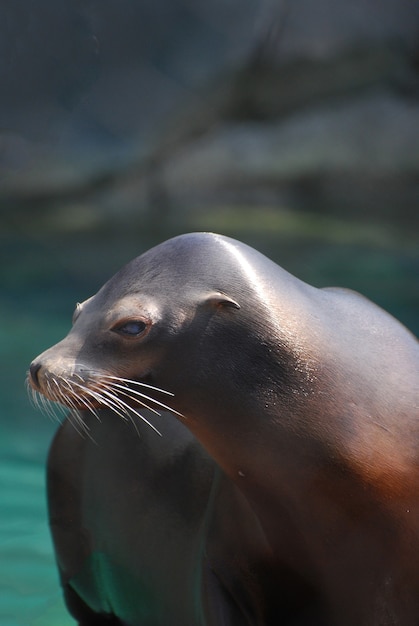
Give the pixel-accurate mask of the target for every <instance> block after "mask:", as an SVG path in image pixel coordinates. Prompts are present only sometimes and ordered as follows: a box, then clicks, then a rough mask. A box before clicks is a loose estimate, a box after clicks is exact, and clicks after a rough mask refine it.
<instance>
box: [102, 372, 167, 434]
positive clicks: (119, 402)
mask: <svg viewBox="0 0 419 626" xmlns="http://www.w3.org/2000/svg"><path fill="white" fill-rule="evenodd" d="M96 389H97V390H98V391H99V392H100V394H102V393H103V394H106V396H108V397H110V398H112V400H113V401H114V402H115V403H117V406H119V407H120V408H121V409H122V410H123V411H124V413H125V414H126V415H128V416H129V415H130V413H131V412H132V413H135V415H137V417H139V418H140V419H141V420H142V421H143V422H145V423H146V424H147V425H148V426H150V428H151V429H152V430H154V432H156V433H157V434H158V435H160V437H161V436H162V435H161V432H160V431H159V430H158V429H157V428H156V427H155V426H154V424H152V423H151V422H150V421H149V420H148V419H147V418H145V417H144V415H141V413H139V412H138V411H136V410H135V409H134V408H133V407H131V406H130V405H129V404H127V403H126V402H125V401H124V400H123V399H122V398H121V397H120V396H117V395H115V394H112V393H111V392H109V391H108V390H107V389H103V387H102V386H101V385H100V383H99V381H97V383H96ZM144 408H147V407H144ZM124 419H126V418H124Z"/></svg>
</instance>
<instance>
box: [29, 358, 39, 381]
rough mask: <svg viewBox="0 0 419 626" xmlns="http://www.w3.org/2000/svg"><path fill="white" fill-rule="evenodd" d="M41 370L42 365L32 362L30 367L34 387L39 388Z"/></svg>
mask: <svg viewBox="0 0 419 626" xmlns="http://www.w3.org/2000/svg"><path fill="white" fill-rule="evenodd" d="M40 369H41V364H40V363H37V362H36V361H32V363H31V364H30V367H29V375H30V377H31V382H32V384H33V386H34V387H39V380H38V373H39V370H40Z"/></svg>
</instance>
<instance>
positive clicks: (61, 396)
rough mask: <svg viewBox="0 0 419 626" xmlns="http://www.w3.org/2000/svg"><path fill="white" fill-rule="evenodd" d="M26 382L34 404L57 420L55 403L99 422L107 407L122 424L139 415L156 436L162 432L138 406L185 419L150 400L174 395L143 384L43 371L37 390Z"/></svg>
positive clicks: (105, 377) (111, 378)
mask: <svg viewBox="0 0 419 626" xmlns="http://www.w3.org/2000/svg"><path fill="white" fill-rule="evenodd" d="M28 381H29V382H28V386H29V390H30V393H31V397H32V400H33V402H34V404H35V405H36V406H37V407H38V408H40V409H41V410H42V411H44V412H46V413H48V414H50V415H52V416H53V417H56V414H55V412H54V406H56V405H57V404H58V405H60V406H61V407H65V408H67V409H71V410H72V411H76V412H79V411H89V412H90V413H93V414H94V415H95V416H96V417H97V418H98V419H99V415H98V410H100V409H105V408H106V409H110V410H111V411H113V412H114V413H116V415H118V416H119V417H121V418H122V419H123V420H125V421H126V420H132V414H134V415H136V416H138V417H139V418H140V419H141V420H142V421H144V422H145V423H146V424H147V425H148V426H150V428H152V429H153V430H154V431H155V432H157V433H158V434H159V435H160V434H161V433H160V432H159V431H158V430H157V428H156V427H155V426H154V425H153V424H152V423H151V422H150V421H149V420H147V419H146V418H145V417H144V416H143V415H142V414H141V413H140V412H139V410H138V408H137V407H140V408H144V409H147V410H148V411H151V412H152V413H154V414H156V415H160V410H163V411H169V412H170V413H174V414H175V415H178V416H179V417H184V416H183V415H182V414H181V413H179V412H178V411H176V410H175V409H174V408H173V407H171V406H169V405H168V404H166V403H165V402H162V401H161V400H158V399H157V398H155V397H153V396H154V395H155V394H163V395H165V396H169V397H173V396H174V394H173V393H171V392H170V391H167V390H165V389H161V388H159V387H156V386H154V385H151V384H149V383H146V382H143V381H138V380H132V379H129V378H122V377H120V376H115V375H111V374H104V373H100V374H95V375H92V373H90V372H89V375H88V376H87V377H83V376H81V375H80V374H72V375H71V376H69V377H66V376H62V375H56V374H52V373H50V372H45V373H44V375H43V380H42V385H40V386H39V388H38V389H37V388H36V387H35V386H34V385H33V384H32V383H31V382H30V378H29V379H28ZM151 394H153V395H151Z"/></svg>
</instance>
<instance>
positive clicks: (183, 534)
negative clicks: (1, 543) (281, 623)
mask: <svg viewBox="0 0 419 626" xmlns="http://www.w3.org/2000/svg"><path fill="white" fill-rule="evenodd" d="M145 414H146V415H147V417H148V419H150V421H151V422H152V421H153V420H154V423H155V424H156V425H158V426H159V428H160V431H161V433H162V437H161V438H160V437H159V436H158V435H156V433H155V432H153V431H151V430H150V429H147V428H146V429H144V432H141V436H139V435H138V430H137V428H138V427H137V425H136V423H135V421H134V418H135V416H133V421H132V422H131V421H128V422H125V421H123V420H121V419H119V418H117V417H116V416H115V414H114V413H113V412H111V411H110V410H107V409H105V410H101V411H100V412H99V415H100V421H99V420H98V419H97V418H96V417H95V416H93V415H86V417H85V418H84V419H85V426H86V428H88V433H89V435H88V436H86V435H85V436H83V437H82V436H80V433H79V432H77V430H76V429H75V428H74V424H73V423H72V421H71V419H67V420H65V422H64V423H63V424H62V426H61V427H60V429H59V430H58V432H57V434H56V436H55V439H54V441H53V444H52V446H51V450H50V454H49V460H48V502H49V518H50V526H51V531H52V537H53V541H54V546H55V551H56V554H57V561H58V566H59V570H60V577H61V581H62V585H63V589H64V594H65V598H66V602H67V605H68V607H69V609H70V611H71V613H72V614H73V616H74V617H75V618H76V619H77V621H78V623H79V624H82V625H83V626H84V625H86V626H88V625H89V626H90V625H91V624H100V625H102V624H103V625H105V624H127V625H131V624H133V625H137V624H141V625H142V624H147V626H167V625H168V624H170V626H188V625H190V626H220V625H223V624H228V625H230V624H235V625H237V626H239V625H241V624H243V625H246V624H248V625H249V626H252V625H253V624H258V623H263V622H262V621H261V620H262V615H263V613H264V607H263V606H262V605H261V601H260V598H261V597H262V596H261V594H260V593H259V592H258V585H260V584H262V578H260V580H258V579H257V578H256V575H253V577H252V573H251V567H253V571H254V572H256V573H257V570H255V569H254V565H255V557H256V556H257V554H258V552H260V551H261V546H262V545H263V541H264V539H263V534H262V533H261V532H260V531H259V530H258V525H257V520H255V519H254V516H253V513H252V511H251V509H250V507H249V505H248V504H247V502H246V500H245V498H244V497H243V496H242V495H241V493H240V492H239V490H238V489H236V488H235V487H234V485H233V484H232V483H231V482H230V481H229V480H228V479H226V477H225V476H224V475H223V473H222V471H221V470H220V469H219V468H218V467H217V466H216V465H215V463H214V462H213V461H212V460H211V459H210V457H208V455H207V454H206V453H205V452H204V450H203V449H202V447H201V446H200V444H199V443H198V442H197V441H196V439H195V438H194V437H193V435H192V434H191V433H189V431H188V430H187V429H186V428H185V427H184V426H183V425H182V424H180V423H179V422H177V421H176V420H173V418H172V417H171V416H169V415H168V414H164V415H162V416H161V417H156V416H153V415H151V414H147V413H145ZM137 419H138V418H137ZM237 519H240V520H241V523H240V525H235V521H236V520H237ZM226 548H227V550H228V555H229V559H228V560H226V559H225V558H224V552H225V550H226ZM249 560H250V561H249ZM260 573H261V574H262V571H261V570H260ZM113 616H114V617H113ZM115 616H117V618H118V619H116V617H115Z"/></svg>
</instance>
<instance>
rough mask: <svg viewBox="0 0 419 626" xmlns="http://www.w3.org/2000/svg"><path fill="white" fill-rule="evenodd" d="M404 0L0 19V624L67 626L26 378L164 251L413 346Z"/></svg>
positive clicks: (270, 2)
mask: <svg viewBox="0 0 419 626" xmlns="http://www.w3.org/2000/svg"><path fill="white" fill-rule="evenodd" d="M418 208H419V4H418V2H417V0H351V1H350V2H347V0H316V2H312V1H311V0H212V1H211V2H208V0H38V1H37V2H36V3H34V2H32V1H31V0H6V1H4V2H2V3H1V5H0V255H1V260H2V263H1V266H0V272H1V290H0V315H1V325H0V351H1V359H0V367H1V376H0V466H1V468H0V470H1V471H0V626H33V625H34V626H41V625H42V626H52V625H54V626H69V625H70V624H72V623H73V622H72V621H71V620H70V618H69V617H67V616H66V613H65V610H64V608H63V604H62V601H61V596H60V590H59V586H58V581H57V576H56V572H55V567H54V558H53V554H52V548H51V544H50V539H49V534H48V528H47V523H46V509H45V497H44V466H45V458H46V454H47V449H48V446H49V443H50V440H51V437H52V435H53V432H54V430H55V428H56V425H55V424H53V423H51V422H50V421H49V420H48V418H47V417H45V416H43V415H42V414H41V413H40V412H38V411H36V410H35V409H34V408H33V407H31V405H30V403H29V400H28V398H27V394H26V390H25V384H24V381H25V376H26V370H27V368H28V365H29V363H30V361H31V359H32V358H33V357H35V356H36V355H37V354H38V353H39V352H41V351H42V350H44V349H45V348H47V347H48V346H50V345H51V344H52V343H55V342H56V341H58V340H59V339H60V338H62V336H63V335H64V334H65V333H66V332H67V330H68V328H69V325H70V320H71V315H72V312H73V308H74V305H75V303H76V302H77V301H82V300H84V299H85V298H87V297H88V296H90V295H92V294H93V293H94V292H95V291H96V290H97V289H98V288H99V287H100V286H101V285H102V283H103V282H104V281H105V280H106V279H107V278H108V277H110V276H111V275H112V274H113V273H114V272H115V271H116V270H117V269H118V268H119V267H120V266H121V265H122V264H123V263H125V262H127V261H129V260H130V259H131V258H132V257H134V256H137V255H138V254H140V253H141V252H143V251H144V250H146V249H147V248H149V247H150V246H152V245H154V244H155V243H158V242H159V241H161V240H163V239H166V238H168V237H170V236H173V235H175V234H179V233H182V232H187V231H193V230H211V231H215V232H221V233H223V234H226V235H230V236H233V237H236V238H238V239H241V240H242V241H245V242H246V243H248V244H250V245H252V246H254V247H256V248H258V249H259V250H260V251H262V252H264V253H265V254H267V255H268V256H270V257H271V258H273V259H274V260H275V261H276V262H277V263H279V264H280V265H282V266H284V267H285V268H286V269H287V270H289V271H291V272H292V273H294V274H296V275H297V276H299V277H300V278H302V279H303V280H306V281H308V282H310V283H312V284H314V285H316V286H319V287H321V286H326V285H329V286H330V285H340V286H346V287H351V288H354V289H357V290H358V291H361V292H362V293H364V294H365V295H367V296H368V297H370V298H371V299H373V300H374V301H376V302H377V303H379V304H380V305H381V306H383V307H384V308H386V309H388V310H389V311H390V312H392V313H393V314H394V315H395V316H397V317H398V318H399V319H401V320H402V321H403V322H404V323H405V324H406V325H407V326H408V327H409V328H410V329H411V330H412V331H413V332H414V333H416V334H419V318H418V314H417V313H418V308H419V210H418Z"/></svg>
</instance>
